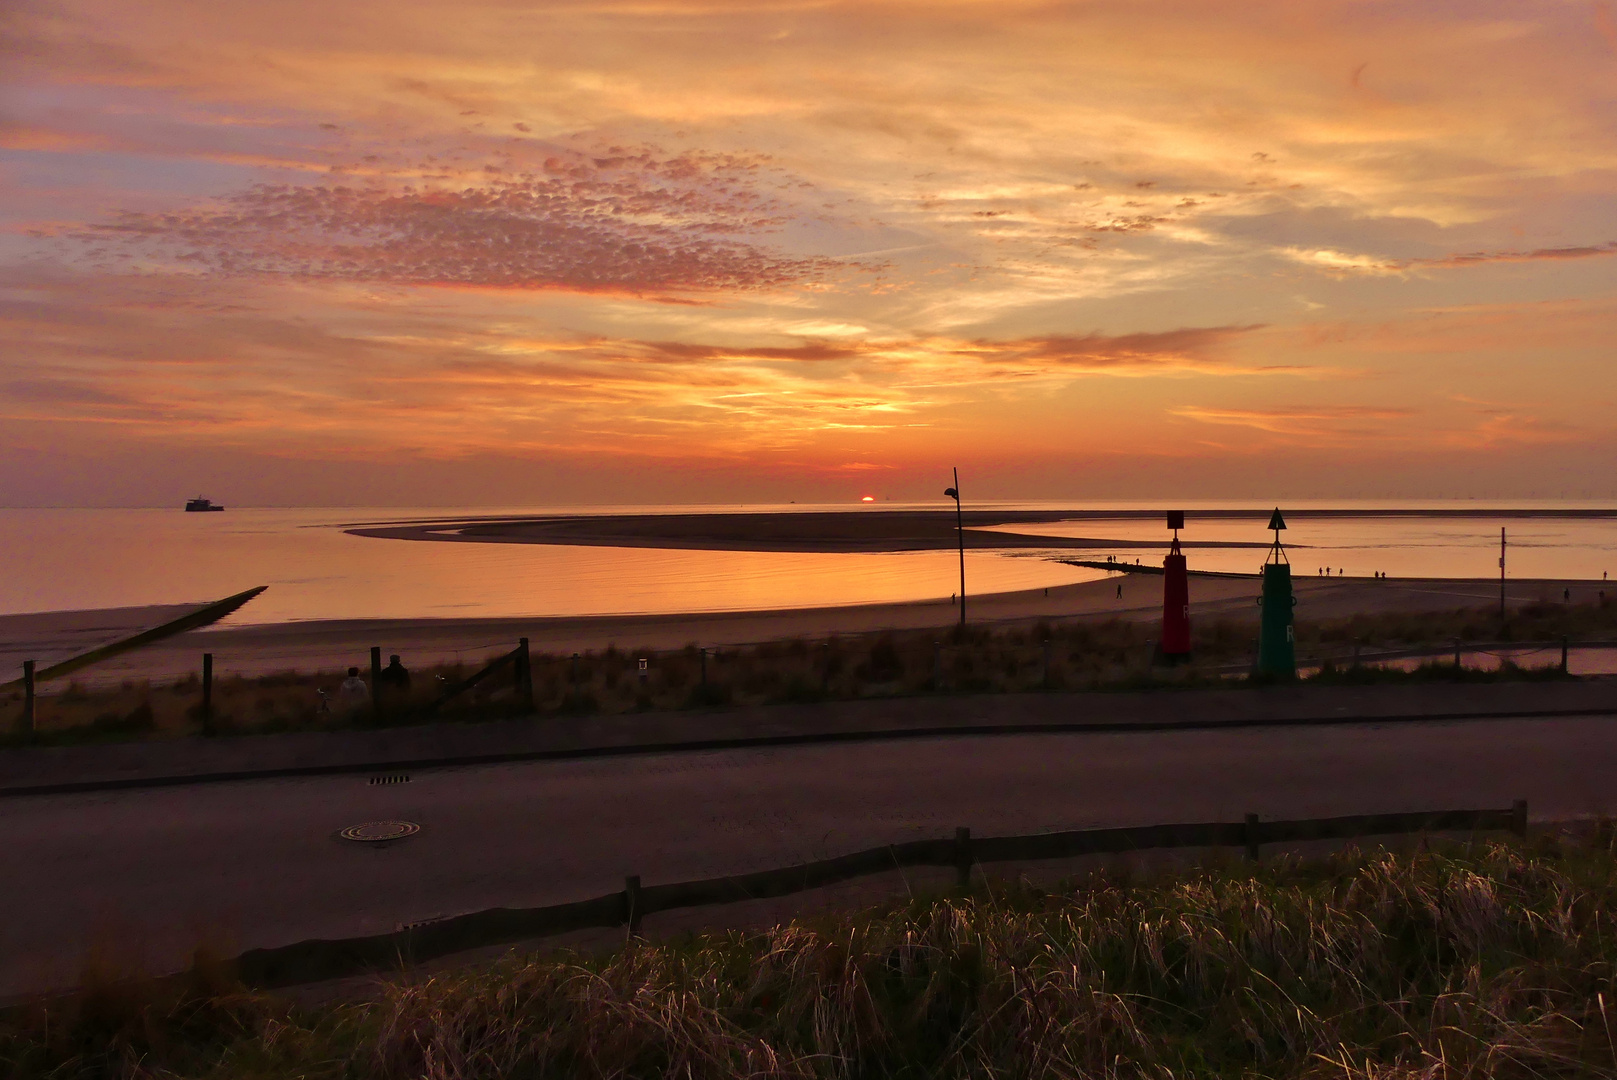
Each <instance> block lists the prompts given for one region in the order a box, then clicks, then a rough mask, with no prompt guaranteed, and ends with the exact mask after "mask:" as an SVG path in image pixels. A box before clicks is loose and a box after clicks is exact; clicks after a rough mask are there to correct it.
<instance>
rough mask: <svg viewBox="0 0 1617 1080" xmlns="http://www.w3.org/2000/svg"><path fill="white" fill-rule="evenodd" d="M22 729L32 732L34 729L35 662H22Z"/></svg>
mask: <svg viewBox="0 0 1617 1080" xmlns="http://www.w3.org/2000/svg"><path fill="white" fill-rule="evenodd" d="M22 729H23V730H24V731H26V732H28V733H30V734H32V733H33V730H34V662H33V661H32V660H24V661H23V662H22Z"/></svg>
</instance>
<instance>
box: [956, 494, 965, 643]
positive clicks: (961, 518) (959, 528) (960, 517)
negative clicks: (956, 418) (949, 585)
mask: <svg viewBox="0 0 1617 1080" xmlns="http://www.w3.org/2000/svg"><path fill="white" fill-rule="evenodd" d="M954 526H955V535H956V536H958V537H959V538H960V629H962V630H964V629H965V628H966V519H965V515H964V514H962V513H961V511H960V470H959V468H956V469H955V471H954Z"/></svg>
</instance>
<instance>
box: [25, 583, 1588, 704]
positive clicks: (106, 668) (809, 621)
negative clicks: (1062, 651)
mask: <svg viewBox="0 0 1617 1080" xmlns="http://www.w3.org/2000/svg"><path fill="white" fill-rule="evenodd" d="M1119 586H1121V587H1122V596H1121V597H1119V596H1118V595H1117V593H1118V588H1119ZM1609 587H1610V586H1609V585H1608V584H1607V583H1603V582H1597V581H1578V582H1562V581H1532V580H1521V581H1512V582H1511V583H1510V585H1509V600H1510V603H1511V604H1512V605H1513V606H1517V605H1521V604H1525V603H1536V602H1540V601H1558V600H1560V599H1561V595H1562V590H1563V589H1570V590H1571V592H1572V600H1573V601H1574V602H1588V601H1591V600H1594V599H1595V598H1596V595H1597V593H1598V592H1599V591H1600V590H1602V589H1606V588H1609ZM1258 591H1259V582H1258V579H1257V578H1256V577H1212V576H1200V575H1192V577H1191V581H1190V599H1191V618H1192V619H1193V620H1196V619H1206V618H1224V619H1240V620H1246V619H1251V620H1253V621H1256V619H1257V603H1256V600H1257V596H1258ZM1296 592H1297V598H1298V604H1297V617H1298V618H1299V619H1304V620H1319V619H1335V618H1343V617H1346V616H1349V615H1353V614H1375V613H1379V612H1391V611H1452V610H1455V609H1459V608H1490V607H1493V606H1494V605H1497V604H1498V602H1499V584H1498V582H1497V581H1488V580H1432V579H1388V580H1378V579H1371V578H1351V577H1349V578H1316V577H1302V578H1298V579H1296ZM967 605H968V606H967V615H968V617H969V619H970V621H971V622H972V623H974V624H979V625H981V624H989V625H994V626H1014V625H1030V624H1032V623H1035V622H1037V621H1039V620H1041V619H1047V620H1051V621H1056V620H1073V619H1105V618H1113V617H1115V618H1123V619H1134V620H1156V619H1158V618H1160V617H1161V613H1162V578H1161V576H1160V575H1150V574H1121V575H1114V576H1112V577H1108V578H1103V579H1100V580H1096V581H1086V582H1080V583H1078V584H1075V585H1066V586H1059V587H1052V588H1051V589H1049V590H1048V593H1046V591H1045V590H1042V589H1032V590H1025V591H1021V592H1007V593H997V594H992V595H986V596H981V597H968V601H967ZM246 611H247V614H248V615H250V614H251V609H250V608H249V609H246ZM90 614H92V613H81V617H82V616H88V615H90ZM958 618H959V609H958V608H956V607H955V606H954V605H953V604H952V603H951V602H950V601H949V599H948V598H947V597H945V598H942V599H937V600H928V601H915V602H910V603H899V604H864V605H854V606H847V607H823V608H799V609H791V610H779V611H735V612H703V613H690V614H674V615H603V616H591V617H567V618H546V617H543V616H534V617H527V618H501V619H356V620H330V621H310V622H297V623H281V624H274V625H263V626H233V627H223V628H213V629H207V630H198V631H191V632H189V633H185V634H181V635H179V636H177V637H174V638H170V639H167V640H165V641H160V642H157V643H154V644H152V645H149V646H146V647H144V648H142V649H140V650H138V651H135V652H131V653H126V654H124V655H122V656H117V657H113V658H112V659H110V660H107V661H106V662H104V663H102V664H98V665H96V666H95V667H93V668H90V669H87V670H85V671H81V672H79V673H77V674H76V675H75V676H74V678H76V679H77V680H79V681H80V682H82V683H85V684H87V685H100V684H105V683H109V682H111V683H116V682H120V681H122V680H125V679H153V680H157V681H163V680H169V679H175V678H180V677H183V676H185V675H188V674H191V673H194V672H195V671H196V670H197V669H198V665H199V664H200V659H199V658H200V656H201V654H202V653H203V652H211V653H213V654H214V656H215V670H216V671H217V672H219V673H220V674H221V675H231V674H242V675H263V674H269V673H271V672H277V671H292V670H297V671H335V670H340V669H342V668H345V667H347V666H349V665H350V664H354V665H359V666H361V667H364V666H365V665H367V664H368V663H369V650H370V647H371V646H373V645H376V646H380V647H381V649H382V652H383V655H384V656H385V655H387V654H389V653H398V654H400V655H401V656H402V657H403V658H404V662H405V663H406V664H407V665H422V664H432V663H440V662H450V661H456V660H463V661H467V662H472V661H476V660H478V659H480V658H482V657H485V656H489V655H492V654H495V653H498V652H503V651H506V650H508V649H510V648H512V647H513V646H514V645H515V644H516V641H517V639H518V638H519V637H526V638H528V639H529V641H530V644H531V646H532V648H533V649H534V650H535V651H536V652H541V653H547V652H548V653H562V654H567V653H573V652H584V651H587V650H591V649H604V648H605V647H607V646H608V645H616V646H618V647H619V648H623V649H648V650H661V649H677V648H681V647H683V646H685V645H690V644H697V645H704V646H719V647H723V646H729V645H743V644H751V643H755V642H762V641H776V640H781V639H786V638H793V637H805V638H816V637H824V636H827V635H830V634H866V633H874V632H878V631H881V630H888V629H891V630H911V631H914V630H927V629H936V630H938V631H940V632H942V631H945V630H947V629H948V628H949V627H951V626H953V625H954V624H955V622H956V621H957V619H958ZM30 619H37V620H40V625H41V627H42V628H45V629H47V630H48V629H49V628H50V627H52V626H54V625H56V623H57V622H58V621H59V619H60V616H56V615H38V616H16V617H12V618H11V619H10V620H9V622H8V627H9V629H10V631H11V633H10V636H11V638H12V642H13V645H12V650H11V652H12V655H19V645H20V643H21V642H22V641H23V639H24V638H25V635H26V633H27V625H26V624H27V620H30Z"/></svg>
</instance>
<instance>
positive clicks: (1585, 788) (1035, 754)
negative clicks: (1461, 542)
mask: <svg viewBox="0 0 1617 1080" xmlns="http://www.w3.org/2000/svg"><path fill="white" fill-rule="evenodd" d="M1614 767H1617V716H1610V717H1595V718H1579V719H1560V720H1510V721H1484V722H1476V721H1473V722H1464V723H1454V724H1433V725H1416V726H1393V727H1379V726H1376V725H1363V726H1346V727H1335V728H1325V729H1272V728H1271V729H1246V730H1239V731H1197V732H1153V733H1141V734H1110V735H1029V736H999V737H971V738H951V739H937V740H920V741H905V742H894V743H876V744H858V745H832V746H821V747H792V748H782V749H774V750H748V751H726V752H711V753H694V754H671V755H662V756H652V757H635V758H623V759H611V760H602V761H578V762H554V763H544V762H541V763H524V764H515V765H500V766H483V767H469V768H452V769H442V770H435V771H430V772H424V773H417V774H414V775H413V777H412V779H411V782H409V783H407V784H399V785H393V786H373V785H371V784H369V783H368V781H367V778H365V777H363V776H338V777H316V778H298V779H289V780H260V781H247V782H242V783H231V784H211V785H203V786H197V787H179V788H168V789H157V790H137V791H124V792H114V793H106V794H96V795H72V796H50V797H39V798H32V799H18V800H11V801H7V802H3V803H0V883H3V884H0V889H3V890H4V891H3V892H0V996H15V995H18V994H22V993H28V992H34V991H39V990H44V989H49V988H57V987H61V986H64V985H70V984H71V983H72V981H73V980H74V978H75V976H76V973H77V972H78V971H79V970H80V966H81V964H82V963H83V962H84V958H85V957H86V956H87V955H88V953H89V952H91V951H96V950H100V951H106V952H111V953H113V954H116V955H117V956H119V957H122V958H123V960H124V962H128V961H129V960H130V959H131V958H137V957H138V958H139V959H140V960H141V962H143V963H144V965H145V966H146V969H147V970H150V971H154V972H155V971H164V970H172V969H174V968H176V967H179V966H183V963H184V962H185V958H186V957H187V956H188V955H189V953H190V951H191V950H192V949H193V948H195V947H196V946H197V945H199V944H209V945H211V946H212V947H214V948H216V949H218V950H220V951H222V952H225V953H233V952H236V951H240V950H243V949H248V948H255V947H261V946H269V945H279V944H285V943H289V942H292V941H297V940H301V939H304V938H312V937H344V936H351V935H356V934H366V933H376V932H381V931H388V930H392V929H394V928H395V926H396V925H397V924H399V923H402V922H412V921H416V920H421V919H426V918H432V917H436V916H442V915H449V914H456V913H459V912H465V911H473V910H477V909H480V908H487V907H494V906H532V905H541V904H550V903H558V902H562V901H566V900H574V899H581V898H584V897H588V896H595V895H599V894H602V893H606V892H610V891H613V890H615V889H619V888H621V887H622V884H623V878H624V876H625V875H626V874H631V873H634V874H639V875H641V876H642V878H643V879H644V881H645V882H646V883H647V884H653V883H658V882H664V881H677V880H685V879H690V878H699V877H707V876H714V875H722V874H729V873H739V872H745V871H749V870H758V869H766V868H769V867H775V866H783V865H789V864H791V863H794V862H798V861H802V860H806V859H814V858H821V857H824V856H826V855H831V854H837V853H840V852H845V851H850V850H855V849H859V848H866V847H871V846H875V845H879V844H883V843H888V842H892V841H898V840H905V839H912V838H915V837H920V836H944V835H949V834H951V833H952V831H953V829H954V828H955V827H956V826H959V825H966V826H970V828H971V829H972V831H973V832H974V833H975V834H976V835H979V836H990V835H997V834H1008V833H1026V832H1035V831H1040V830H1046V829H1048V830H1059V829H1075V828H1085V827H1100V826H1108V825H1133V824H1152V823H1160V822H1171V821H1215V820H1239V819H1240V817H1241V816H1242V815H1243V814H1244V813H1247V812H1256V813H1259V814H1261V815H1263V816H1264V817H1269V818H1285V817H1313V816H1326V815H1334V814H1349V813H1369V812H1380V811H1403V810H1425V809H1448V808H1461V807H1481V806H1501V807H1502V806H1508V805H1510V802H1511V800H1512V799H1516V798H1526V799H1528V800H1529V802H1530V805H1531V810H1532V816H1533V817H1534V818H1535V819H1540V820H1542V819H1562V818H1568V817H1576V816H1581V815H1586V814H1593V813H1601V812H1605V811H1608V810H1611V809H1613V808H1614V807H1613V804H1617V789H1614V786H1613V784H1612V777H1613V775H1614ZM378 819H403V820H407V821H413V822H416V823H419V824H420V826H421V832H420V833H419V834H418V835H416V836H414V837H411V838H409V839H407V840H403V841H399V842H397V843H394V844H390V845H387V846H384V847H377V846H375V845H364V844H356V843H353V842H349V841H344V840H341V839H339V838H338V837H337V832H338V831H339V830H340V829H342V828H343V827H344V826H347V825H351V824H355V823H359V822H365V821H373V820H378Z"/></svg>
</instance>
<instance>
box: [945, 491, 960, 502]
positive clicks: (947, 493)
mask: <svg viewBox="0 0 1617 1080" xmlns="http://www.w3.org/2000/svg"><path fill="white" fill-rule="evenodd" d="M943 494H944V495H945V496H947V497H948V498H951V499H953V500H955V501H956V502H959V501H960V492H958V491H956V490H955V489H954V488H944V489H943Z"/></svg>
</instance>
